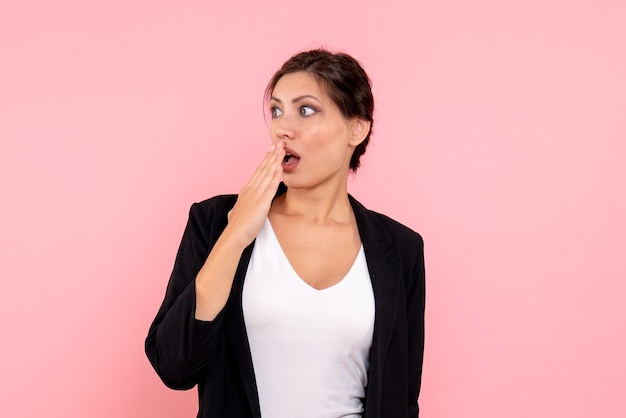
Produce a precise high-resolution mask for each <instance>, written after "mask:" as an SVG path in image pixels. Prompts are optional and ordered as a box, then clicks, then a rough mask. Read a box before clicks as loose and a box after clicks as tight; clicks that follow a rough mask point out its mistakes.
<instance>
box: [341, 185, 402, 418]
mask: <svg viewBox="0 0 626 418" xmlns="http://www.w3.org/2000/svg"><path fill="white" fill-rule="evenodd" d="M349 198H350V204H351V205H352V209H353V210H354V215H355V218H356V223H357V226H358V228H359V234H360V236H361V242H362V243H363V250H364V252H365V259H366V260H367V267H368V270H369V273H370V278H371V281H372V288H373V290H374V300H375V304H376V311H375V312H376V313H375V319H374V336H373V339H372V347H371V349H370V368H369V372H368V385H367V395H366V401H367V406H366V414H365V416H366V417H370V416H376V417H377V416H380V407H381V399H380V396H381V393H382V384H383V367H384V364H385V359H386V357H387V352H388V350H389V344H390V342H391V337H392V333H393V329H394V323H395V321H396V313H397V307H398V303H399V294H400V292H399V291H400V282H401V281H400V279H399V278H400V277H402V275H401V267H400V260H399V257H398V255H397V251H396V249H395V244H394V241H393V239H392V237H391V236H390V235H389V233H388V232H387V230H386V229H385V227H384V225H383V223H382V221H381V216H382V215H378V214H375V213H374V212H371V211H369V210H367V209H366V208H365V207H364V206H363V205H362V204H361V203H359V202H358V201H357V200H356V199H354V198H353V197H352V196H349Z"/></svg>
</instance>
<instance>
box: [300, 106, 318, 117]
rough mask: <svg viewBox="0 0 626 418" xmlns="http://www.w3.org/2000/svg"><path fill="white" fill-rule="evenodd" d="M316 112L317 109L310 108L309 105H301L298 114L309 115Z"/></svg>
mask: <svg viewBox="0 0 626 418" xmlns="http://www.w3.org/2000/svg"><path fill="white" fill-rule="evenodd" d="M316 112H317V110H316V109H314V108H312V107H311V106H302V107H301V108H300V116H303V117H307V116H311V115H312V114H314V113H316Z"/></svg>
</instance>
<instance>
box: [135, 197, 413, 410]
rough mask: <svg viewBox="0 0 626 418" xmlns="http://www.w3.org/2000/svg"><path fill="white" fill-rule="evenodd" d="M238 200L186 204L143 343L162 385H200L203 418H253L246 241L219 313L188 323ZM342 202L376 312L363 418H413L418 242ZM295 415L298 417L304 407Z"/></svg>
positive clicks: (373, 215)
mask: <svg viewBox="0 0 626 418" xmlns="http://www.w3.org/2000/svg"><path fill="white" fill-rule="evenodd" d="M236 199H237V196H235V195H225V196H217V197H214V198H211V199H208V200H205V201H203V202H201V203H195V204H193V205H192V207H191V210H190V214H189V221H188V223H187V227H186V229H185V232H184V235H183V238H182V242H181V244H180V248H179V250H178V255H177V256H176V261H175V264H174V269H173V271H172V275H171V278H170V281H169V284H168V286H167V291H166V294H165V299H164V300H163V303H162V305H161V308H160V309H159V312H158V313H157V315H156V318H155V319H154V322H153V323H152V325H151V327H150V330H149V332H148V336H147V338H146V346H145V348H146V354H147V355H148V358H149V359H150V362H151V363H152V366H153V367H154V369H155V370H156V372H157V373H158V375H159V376H160V377H161V379H162V380H163V382H164V383H165V384H166V385H167V386H169V387H170V388H173V389H190V388H192V387H194V386H195V385H196V384H197V385H198V392H199V402H200V407H199V412H198V417H202V418H205V417H211V418H247V417H251V418H252V417H254V418H259V417H260V416H261V414H260V410H259V400H258V394H257V389H256V383H255V378H254V369H253V366H252V358H251V355H250V347H249V345H248V339H247V335H246V329H245V324H244V319H243V311H242V306H241V295H242V289H243V281H244V278H245V274H246V270H247V267H248V263H249V261H250V255H251V253H252V248H253V245H254V243H252V244H251V245H250V246H249V247H248V248H246V249H245V251H244V252H243V255H242V257H241V260H240V261H239V267H238V269H237V272H236V273H235V278H234V282H233V287H232V290H231V293H230V297H229V300H228V302H227V304H226V306H225V307H224V309H223V310H222V311H221V312H220V313H219V314H218V316H217V317H216V318H215V319H214V320H213V321H210V322H204V321H199V320H196V319H195V318H194V314H195V300H196V299H195V285H194V279H195V277H196V275H197V274H198V272H199V271H200V268H201V267H202V265H203V264H204V261H205V260H206V257H207V255H208V254H209V252H210V251H211V248H212V247H213V245H214V244H215V242H216V241H217V239H218V237H219V236H220V234H221V232H222V231H223V230H224V228H225V227H226V222H227V213H228V211H229V210H230V209H231V208H232V207H233V205H234V204H235V201H236ZM350 203H351V205H352V208H353V210H354V214H355V217H356V222H357V226H358V229H359V234H360V236H361V241H362V243H363V249H364V251H365V258H366V260H367V266H368V269H369V272H370V276H371V280H372V287H373V289H374V299H375V309H376V311H375V320H374V336H373V341H372V348H371V350H370V359H369V360H370V368H369V371H368V386H367V388H366V398H365V399H364V406H365V412H364V414H363V417H364V418H374V417H383V418H403V417H413V418H415V417H418V416H419V407H418V404H417V397H418V394H419V390H420V383H421V374H422V357H423V350H424V297H425V293H424V292H425V288H424V253H423V241H422V238H421V237H420V236H419V235H418V234H417V233H415V232H413V231H412V230H410V229H409V228H407V227H405V226H403V225H401V224H400V223H398V222H396V221H394V220H392V219H390V218H388V217H386V216H384V215H381V214H378V213H376V212H372V211H369V210H367V209H366V208H365V207H363V206H362V205H361V204H360V203H359V202H357V201H356V200H355V199H354V198H352V196H350ZM301 416H303V417H306V411H303V413H302V415H301ZM264 418H272V417H264Z"/></svg>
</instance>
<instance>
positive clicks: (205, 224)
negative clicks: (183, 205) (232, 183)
mask: <svg viewBox="0 0 626 418" xmlns="http://www.w3.org/2000/svg"><path fill="white" fill-rule="evenodd" d="M236 201H237V195H235V194H232V195H219V196H214V197H211V198H209V199H206V200H203V201H201V202H196V203H194V204H192V205H191V208H190V209H189V221H188V224H187V228H188V230H189V232H190V233H192V234H193V235H197V236H200V237H202V239H203V240H208V241H211V240H214V239H217V238H216V237H217V236H219V234H220V233H221V232H222V230H223V229H224V228H225V227H226V224H227V223H228V211H230V210H231V209H232V208H233V206H234V205H235V202H236Z"/></svg>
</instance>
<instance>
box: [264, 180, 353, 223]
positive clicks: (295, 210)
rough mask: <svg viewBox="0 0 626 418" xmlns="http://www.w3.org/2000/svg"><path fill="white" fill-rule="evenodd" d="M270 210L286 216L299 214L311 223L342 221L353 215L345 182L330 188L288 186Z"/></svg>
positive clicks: (346, 220)
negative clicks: (291, 187)
mask: <svg viewBox="0 0 626 418" xmlns="http://www.w3.org/2000/svg"><path fill="white" fill-rule="evenodd" d="M272 210H273V211H275V212H278V213H281V214H284V215H288V216H301V217H303V218H305V219H307V220H309V221H311V222H313V223H325V222H328V221H331V222H339V223H344V222H349V221H350V220H351V219H352V217H353V214H352V207H351V206H350V200H349V199H348V187H347V184H345V183H344V184H342V185H341V186H339V187H332V188H331V187H326V188H316V189H289V188H288V189H287V191H286V192H285V193H284V194H282V195H281V196H279V197H278V198H277V199H276V200H275V202H274V204H273V205H272Z"/></svg>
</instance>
